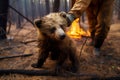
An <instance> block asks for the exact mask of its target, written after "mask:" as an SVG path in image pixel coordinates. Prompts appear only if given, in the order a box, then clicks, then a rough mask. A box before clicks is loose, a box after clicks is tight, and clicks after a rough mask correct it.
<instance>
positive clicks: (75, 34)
mask: <svg viewBox="0 0 120 80" xmlns="http://www.w3.org/2000/svg"><path fill="white" fill-rule="evenodd" d="M67 35H68V36H69V37H71V38H74V39H80V38H82V36H90V32H89V31H88V30H87V31H85V30H84V29H83V28H82V27H80V24H79V18H77V19H76V20H74V21H73V23H72V24H71V26H70V29H69V30H68V31H67Z"/></svg>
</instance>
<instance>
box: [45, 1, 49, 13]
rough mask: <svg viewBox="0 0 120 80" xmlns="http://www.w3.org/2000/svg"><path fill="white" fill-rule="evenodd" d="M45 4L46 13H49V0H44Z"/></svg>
mask: <svg viewBox="0 0 120 80" xmlns="http://www.w3.org/2000/svg"><path fill="white" fill-rule="evenodd" d="M45 4H46V14H48V13H50V5H49V0H45Z"/></svg>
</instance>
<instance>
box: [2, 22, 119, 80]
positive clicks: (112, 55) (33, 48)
mask: <svg viewBox="0 0 120 80" xmlns="http://www.w3.org/2000/svg"><path fill="white" fill-rule="evenodd" d="M8 37H9V40H7V41H1V42H0V58H1V57H3V56H11V55H21V54H30V53H32V54H33V55H32V56H27V57H17V58H6V59H0V69H23V70H28V69H30V70H39V69H35V68H32V67H31V64H32V63H34V62H36V61H37V57H38V48H37V42H30V43H28V44H24V43H22V42H26V41H30V40H34V39H36V38H37V35H36V30H35V29H34V28H33V27H32V26H31V25H30V24H26V25H25V26H24V27H23V28H22V29H15V28H14V26H12V29H11V32H10V34H9V35H8ZM85 40H86V38H83V39H81V40H75V41H76V43H77V49H78V51H80V50H81V47H82V45H83V43H84V41H85ZM88 41H89V39H88V40H87V42H88ZM87 42H86V43H87ZM119 45H120V24H112V25H111V30H110V32H109V34H108V37H107V38H106V40H105V42H104V44H103V46H102V55H101V57H95V56H94V55H93V54H92V48H93V47H91V46H86V45H84V47H83V50H82V53H81V54H80V52H78V54H79V55H80V67H79V69H80V70H79V72H80V73H85V74H88V75H91V74H96V75H98V76H99V77H101V78H106V77H114V76H119V75H120V46H119ZM54 64H55V63H54V62H53V61H52V60H49V59H48V60H47V61H46V63H45V64H44V66H45V68H46V69H51V68H53V65H54ZM90 77H91V76H90ZM90 77H86V76H85V77H83V76H82V77H81V76H80V77H76V76H71V77H63V76H27V75H22V74H8V75H5V74H4V75H1V76H0V80H66V79H68V80H80V79H90Z"/></svg>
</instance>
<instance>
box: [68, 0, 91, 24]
mask: <svg viewBox="0 0 120 80" xmlns="http://www.w3.org/2000/svg"><path fill="white" fill-rule="evenodd" d="M91 1H92V0H76V2H75V4H74V5H73V7H72V8H71V10H70V11H69V12H68V14H67V21H68V24H69V25H70V24H71V23H72V22H73V20H75V19H76V18H79V17H80V16H81V14H82V13H83V12H84V11H85V10H86V8H87V7H88V6H89V4H90V2H91Z"/></svg>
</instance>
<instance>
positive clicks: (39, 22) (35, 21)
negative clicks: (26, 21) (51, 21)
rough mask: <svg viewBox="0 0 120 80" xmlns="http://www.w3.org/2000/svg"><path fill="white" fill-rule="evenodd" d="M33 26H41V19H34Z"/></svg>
mask: <svg viewBox="0 0 120 80" xmlns="http://www.w3.org/2000/svg"><path fill="white" fill-rule="evenodd" d="M34 24H35V26H36V27H38V28H40V26H41V24H42V20H41V19H36V20H34Z"/></svg>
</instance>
